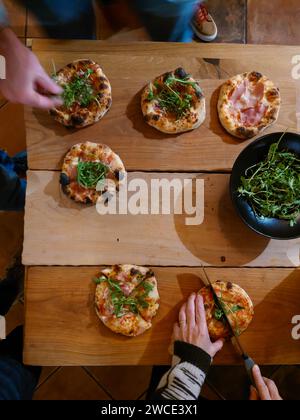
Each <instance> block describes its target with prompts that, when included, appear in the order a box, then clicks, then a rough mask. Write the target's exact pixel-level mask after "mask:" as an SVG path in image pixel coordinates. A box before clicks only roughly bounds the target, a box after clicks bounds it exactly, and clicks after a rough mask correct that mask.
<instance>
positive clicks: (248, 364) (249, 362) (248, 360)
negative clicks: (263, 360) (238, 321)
mask: <svg viewBox="0 0 300 420" xmlns="http://www.w3.org/2000/svg"><path fill="white" fill-rule="evenodd" d="M202 269H203V272H204V274H205V277H206V280H207V282H208V285H209V286H210V288H211V291H212V293H213V296H214V299H215V302H216V304H217V305H218V307H219V309H221V311H222V312H223V316H224V319H225V321H226V324H227V325H228V327H229V329H230V332H231V333H232V336H233V338H234V339H235V342H236V344H237V347H238V349H239V351H240V354H241V357H242V359H243V361H244V365H245V368H246V371H247V374H248V376H249V378H250V381H251V383H252V385H253V386H254V387H255V388H256V384H255V381H254V378H253V373H252V371H253V368H254V366H255V365H256V363H255V362H254V360H253V359H251V357H249V356H248V354H247V353H246V352H245V350H244V348H243V346H242V344H241V341H240V339H239V336H238V335H237V333H236V331H235V330H234V329H233V327H232V325H231V322H230V320H229V318H228V316H227V314H226V309H225V308H224V305H223V303H222V302H221V300H220V298H219V297H218V295H217V293H216V291H215V289H214V287H213V284H212V282H211V281H210V278H209V277H208V274H207V272H206V269H205V267H204V266H203V267H202Z"/></svg>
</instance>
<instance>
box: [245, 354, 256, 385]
mask: <svg viewBox="0 0 300 420" xmlns="http://www.w3.org/2000/svg"><path fill="white" fill-rule="evenodd" d="M244 362H245V367H246V370H247V373H248V376H249V378H250V381H251V384H252V385H253V386H254V388H255V389H256V384H255V381H254V378H253V372H252V371H253V368H254V366H255V365H256V363H255V362H254V360H252V359H251V358H250V357H249V356H247V355H245V356H244Z"/></svg>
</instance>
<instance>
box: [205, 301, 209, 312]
mask: <svg viewBox="0 0 300 420" xmlns="http://www.w3.org/2000/svg"><path fill="white" fill-rule="evenodd" d="M204 309H205V310H206V311H208V310H209V305H208V304H207V303H205V304H204Z"/></svg>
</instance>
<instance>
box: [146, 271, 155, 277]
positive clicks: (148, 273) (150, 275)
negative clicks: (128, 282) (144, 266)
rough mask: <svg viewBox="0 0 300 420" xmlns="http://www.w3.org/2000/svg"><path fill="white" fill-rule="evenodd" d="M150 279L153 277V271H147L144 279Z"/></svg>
mask: <svg viewBox="0 0 300 420" xmlns="http://www.w3.org/2000/svg"><path fill="white" fill-rule="evenodd" d="M151 277H154V271H153V270H148V271H147V273H146V279H149V278H151Z"/></svg>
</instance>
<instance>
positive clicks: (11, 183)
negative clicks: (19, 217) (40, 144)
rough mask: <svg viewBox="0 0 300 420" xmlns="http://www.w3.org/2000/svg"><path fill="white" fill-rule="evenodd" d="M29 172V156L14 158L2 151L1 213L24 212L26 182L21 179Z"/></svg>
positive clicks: (0, 161)
mask: <svg viewBox="0 0 300 420" xmlns="http://www.w3.org/2000/svg"><path fill="white" fill-rule="evenodd" d="M26 170H27V155H26V153H25V152H22V153H20V154H18V155H16V156H15V157H13V158H10V157H9V156H8V155H7V153H5V152H4V151H2V150H0V211H22V210H23V209H24V205H25V194H26V180H25V179H20V177H19V175H24V174H25V172H26Z"/></svg>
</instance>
